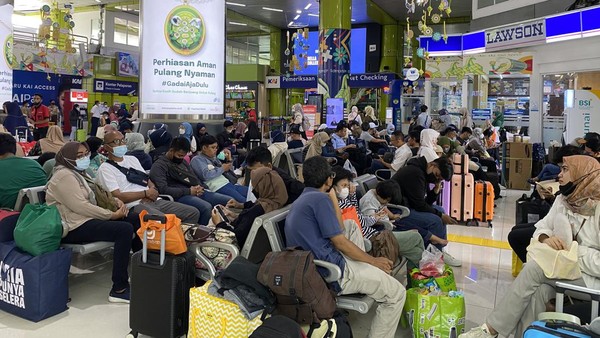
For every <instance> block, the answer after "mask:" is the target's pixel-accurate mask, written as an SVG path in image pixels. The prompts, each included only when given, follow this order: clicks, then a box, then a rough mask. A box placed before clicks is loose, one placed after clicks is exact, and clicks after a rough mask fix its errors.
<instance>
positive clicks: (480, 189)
mask: <svg viewBox="0 0 600 338" xmlns="http://www.w3.org/2000/svg"><path fill="white" fill-rule="evenodd" d="M474 216H475V217H474V218H475V219H476V220H477V221H479V222H484V223H479V224H478V225H482V226H489V227H490V228H491V227H492V219H493V218H494V186H493V185H492V183H490V182H487V181H477V182H475V211H474Z"/></svg>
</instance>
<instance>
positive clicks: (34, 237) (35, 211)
mask: <svg viewBox="0 0 600 338" xmlns="http://www.w3.org/2000/svg"><path fill="white" fill-rule="evenodd" d="M62 233H63V227H62V220H61V218H60V213H59V212H58V209H56V206H54V205H46V204H27V205H25V208H24V209H23V211H22V212H21V215H19V219H18V220H17V225H16V227H15V230H14V232H13V235H14V238H15V243H17V246H18V247H19V249H21V250H23V251H25V252H28V253H29V254H31V255H33V256H39V255H43V254H45V253H47V252H52V251H56V249H58V247H59V246H60V240H61V238H62Z"/></svg>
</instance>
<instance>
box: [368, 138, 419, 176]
mask: <svg viewBox="0 0 600 338" xmlns="http://www.w3.org/2000/svg"><path fill="white" fill-rule="evenodd" d="M390 143H391V144H392V146H394V147H395V148H396V151H395V152H394V158H393V160H392V162H391V163H388V162H386V161H385V160H384V159H383V157H381V156H380V158H379V159H376V160H374V161H373V164H372V165H371V172H373V173H374V172H375V171H377V170H379V169H390V170H392V171H393V172H394V173H395V172H396V171H398V170H400V168H402V167H404V166H405V165H406V162H408V160H409V159H410V158H411V157H412V156H413V154H412V150H411V149H410V146H409V145H408V144H407V143H404V134H403V133H402V131H401V130H396V131H394V132H393V133H392V136H390Z"/></svg>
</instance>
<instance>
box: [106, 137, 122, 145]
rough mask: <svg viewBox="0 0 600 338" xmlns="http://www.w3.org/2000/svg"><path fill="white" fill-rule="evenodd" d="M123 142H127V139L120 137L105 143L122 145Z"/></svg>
mask: <svg viewBox="0 0 600 338" xmlns="http://www.w3.org/2000/svg"><path fill="white" fill-rule="evenodd" d="M125 143H127V141H126V140H125V139H124V138H121V139H116V140H112V141H110V142H108V143H107V144H115V145H122V144H125Z"/></svg>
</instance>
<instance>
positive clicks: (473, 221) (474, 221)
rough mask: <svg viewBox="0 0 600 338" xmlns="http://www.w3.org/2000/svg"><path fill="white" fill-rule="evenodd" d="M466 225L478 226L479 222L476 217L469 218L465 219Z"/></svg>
mask: <svg viewBox="0 0 600 338" xmlns="http://www.w3.org/2000/svg"><path fill="white" fill-rule="evenodd" d="M467 226H468V227H477V226H479V222H478V221H477V220H476V219H470V220H468V221H467Z"/></svg>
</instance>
